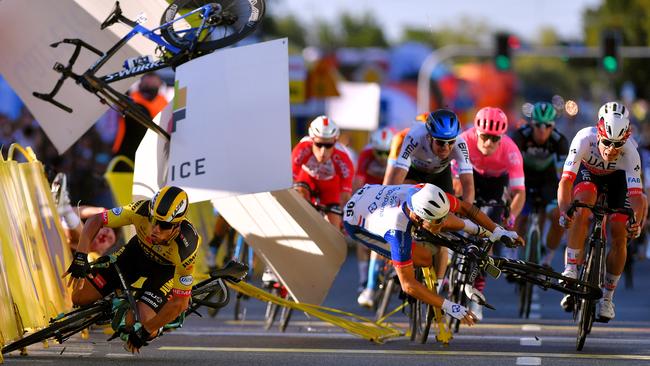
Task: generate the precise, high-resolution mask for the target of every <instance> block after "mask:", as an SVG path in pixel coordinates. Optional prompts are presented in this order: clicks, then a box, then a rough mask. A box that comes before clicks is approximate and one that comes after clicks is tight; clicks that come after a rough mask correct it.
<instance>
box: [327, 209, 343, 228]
mask: <svg viewBox="0 0 650 366" xmlns="http://www.w3.org/2000/svg"><path fill="white" fill-rule="evenodd" d="M327 221H328V222H329V223H330V224H332V225H333V226H334V227H335V228H337V229H340V228H341V215H338V214H335V213H331V212H328V213H327Z"/></svg>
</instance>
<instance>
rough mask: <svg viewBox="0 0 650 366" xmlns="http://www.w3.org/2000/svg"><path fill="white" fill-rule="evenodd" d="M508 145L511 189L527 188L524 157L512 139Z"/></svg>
mask: <svg viewBox="0 0 650 366" xmlns="http://www.w3.org/2000/svg"><path fill="white" fill-rule="evenodd" d="M506 141H507V140H506ZM508 146H509V148H508V156H507V159H508V180H509V181H508V186H509V187H510V189H525V187H526V186H525V180H524V159H523V158H522V156H521V152H520V151H519V149H518V148H517V145H515V143H514V142H513V141H512V140H510V142H509V144H508Z"/></svg>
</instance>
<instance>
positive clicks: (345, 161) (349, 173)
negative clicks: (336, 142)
mask: <svg viewBox="0 0 650 366" xmlns="http://www.w3.org/2000/svg"><path fill="white" fill-rule="evenodd" d="M332 159H333V160H334V166H335V169H336V171H337V174H338V175H339V177H340V180H341V192H349V193H352V178H354V165H353V164H352V160H350V156H348V154H347V153H346V152H345V151H341V150H336V151H335V152H334V154H333V155H332Z"/></svg>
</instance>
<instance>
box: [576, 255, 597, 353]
mask: <svg viewBox="0 0 650 366" xmlns="http://www.w3.org/2000/svg"><path fill="white" fill-rule="evenodd" d="M598 247H599V246H598V245H596V246H595V247H592V249H591V250H590V251H589V255H588V257H587V262H586V263H587V265H586V267H585V268H584V269H583V271H582V273H581V276H580V278H581V279H583V281H585V282H587V283H590V284H592V285H593V284H598V283H599V282H598V281H599V277H600V273H599V271H600V264H601V263H600V262H601V257H600V255H599V252H600V250H599V248H598ZM594 252H595V253H594ZM578 304H579V308H578V334H577V337H576V350H578V351H582V348H583V347H584V345H585V341H586V339H587V335H589V333H591V326H592V325H593V323H594V317H595V315H596V301H595V300H593V299H582V300H581V301H579V302H578Z"/></svg>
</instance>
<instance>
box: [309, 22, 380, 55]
mask: <svg viewBox="0 0 650 366" xmlns="http://www.w3.org/2000/svg"><path fill="white" fill-rule="evenodd" d="M339 19H340V20H339V21H338V22H337V23H334V24H330V23H327V22H325V21H322V20H321V21H318V22H317V25H316V37H315V38H316V39H317V40H318V41H317V42H318V45H319V46H321V47H323V48H337V47H387V46H388V42H387V41H386V37H385V36H384V31H383V30H382V29H381V26H380V25H379V24H378V23H377V22H376V20H375V17H374V16H373V15H372V14H371V13H365V14H363V15H361V16H358V17H357V16H354V15H352V14H349V13H343V14H341V16H339Z"/></svg>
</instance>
